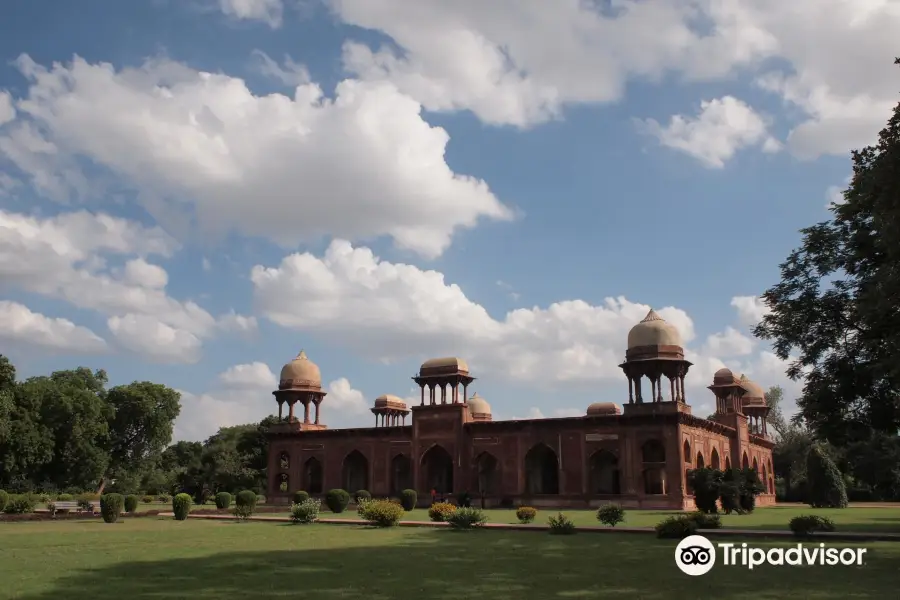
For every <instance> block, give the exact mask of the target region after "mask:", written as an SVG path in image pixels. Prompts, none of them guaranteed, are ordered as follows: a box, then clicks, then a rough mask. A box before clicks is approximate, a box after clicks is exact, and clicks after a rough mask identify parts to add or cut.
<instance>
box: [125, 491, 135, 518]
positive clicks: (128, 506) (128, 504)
mask: <svg viewBox="0 0 900 600" xmlns="http://www.w3.org/2000/svg"><path fill="white" fill-rule="evenodd" d="M137 508H138V497H137V496H135V495H134V494H128V495H127V496H125V512H127V513H133V512H135V511H136V510H137Z"/></svg>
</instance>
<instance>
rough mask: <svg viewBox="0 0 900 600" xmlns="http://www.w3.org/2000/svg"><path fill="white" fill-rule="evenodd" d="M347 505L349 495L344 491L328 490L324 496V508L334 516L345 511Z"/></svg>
mask: <svg viewBox="0 0 900 600" xmlns="http://www.w3.org/2000/svg"><path fill="white" fill-rule="evenodd" d="M348 504H350V494H348V493H347V491H346V490H339V489H335V490H328V493H327V494H325V506H327V507H328V510H330V511H331V512H333V513H335V514H337V513H342V512H344V511H345V510H347V505H348Z"/></svg>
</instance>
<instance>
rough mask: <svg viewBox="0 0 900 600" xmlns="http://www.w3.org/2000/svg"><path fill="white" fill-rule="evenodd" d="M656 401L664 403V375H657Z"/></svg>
mask: <svg viewBox="0 0 900 600" xmlns="http://www.w3.org/2000/svg"><path fill="white" fill-rule="evenodd" d="M656 401H657V402H662V401H663V395H662V375H657V376H656Z"/></svg>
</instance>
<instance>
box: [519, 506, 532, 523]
mask: <svg viewBox="0 0 900 600" xmlns="http://www.w3.org/2000/svg"><path fill="white" fill-rule="evenodd" d="M535 517H537V509H536V508H532V507H530V506H520V507H519V508H517V509H516V518H517V519H518V520H519V523H522V524H527V523H531V522H533V521H534V518H535Z"/></svg>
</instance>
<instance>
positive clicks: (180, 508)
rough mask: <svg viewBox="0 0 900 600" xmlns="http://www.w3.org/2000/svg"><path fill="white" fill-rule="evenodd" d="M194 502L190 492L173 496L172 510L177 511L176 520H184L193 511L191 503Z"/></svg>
mask: <svg viewBox="0 0 900 600" xmlns="http://www.w3.org/2000/svg"><path fill="white" fill-rule="evenodd" d="M193 503H194V501H193V499H192V498H191V495H190V494H178V495H176V496H175V497H174V498H172V512H174V513H175V520H176V521H184V520H185V519H187V517H188V513H190V512H191V505H192V504H193Z"/></svg>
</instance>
